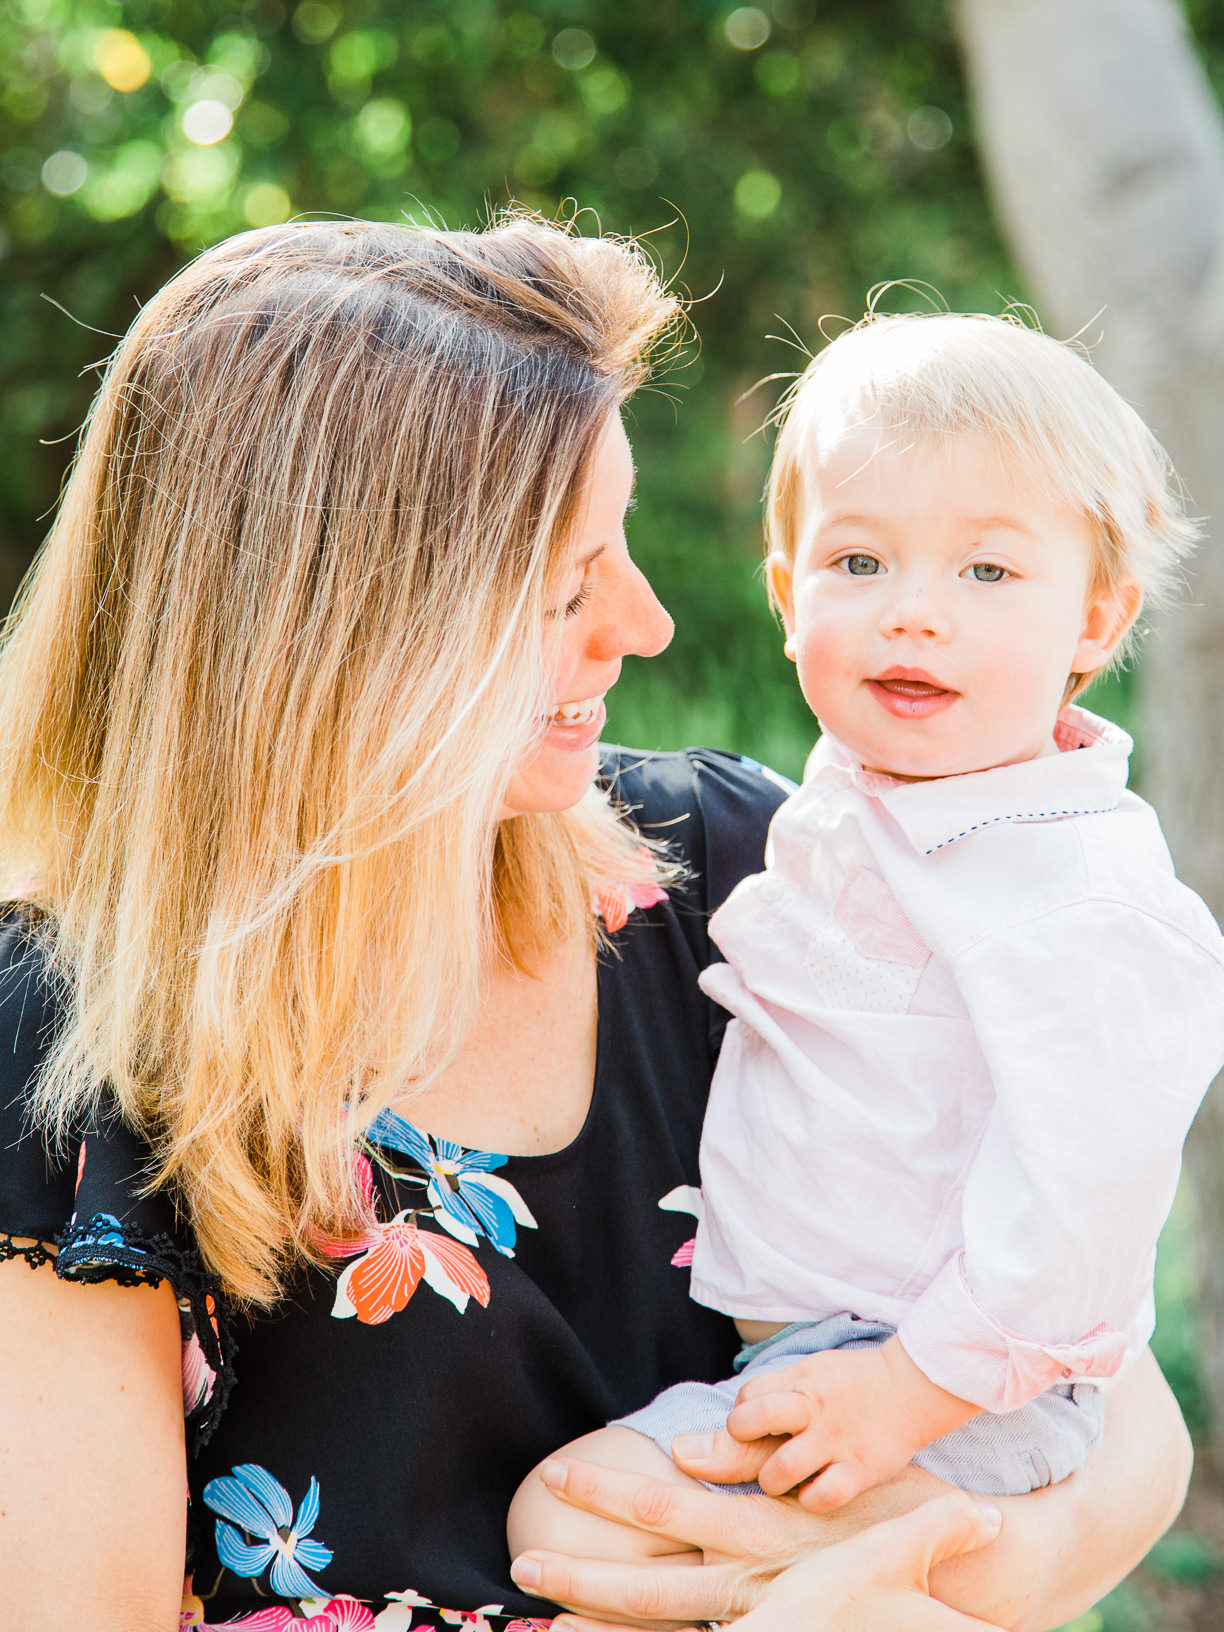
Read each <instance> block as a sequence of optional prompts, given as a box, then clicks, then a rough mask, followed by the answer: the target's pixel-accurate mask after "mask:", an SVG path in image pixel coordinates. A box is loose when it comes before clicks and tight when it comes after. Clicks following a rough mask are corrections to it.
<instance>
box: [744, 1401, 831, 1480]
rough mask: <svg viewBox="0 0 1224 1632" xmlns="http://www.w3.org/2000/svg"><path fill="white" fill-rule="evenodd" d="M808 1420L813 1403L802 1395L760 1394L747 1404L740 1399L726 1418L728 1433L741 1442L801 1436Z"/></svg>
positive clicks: (807, 1424)
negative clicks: (781, 1436) (782, 1435)
mask: <svg viewBox="0 0 1224 1632" xmlns="http://www.w3.org/2000/svg"><path fill="white" fill-rule="evenodd" d="M811 1420H812V1402H811V1401H810V1400H807V1399H805V1398H804V1396H803V1395H802V1394H791V1393H785V1394H762V1395H759V1396H757V1397H756V1398H754V1399H750V1400H745V1399H743V1398H742V1397H741V1400H740V1402H739V1403H737V1404H736V1405H735V1406H734V1408H733V1409H732V1411H731V1413H730V1415H729V1416H728V1417H727V1432H728V1433H729V1434H730V1435H731V1436H732V1438H733V1439H738V1440H741V1441H742V1440H750V1439H765V1438H766V1437H768V1436H770V1435H774V1436H776V1435H778V1434H787V1435H790V1434H801V1433H802V1432H803V1430H804V1429H805V1428H807V1427H808V1426H809V1424H810V1423H811ZM809 1471H810V1470H809Z"/></svg>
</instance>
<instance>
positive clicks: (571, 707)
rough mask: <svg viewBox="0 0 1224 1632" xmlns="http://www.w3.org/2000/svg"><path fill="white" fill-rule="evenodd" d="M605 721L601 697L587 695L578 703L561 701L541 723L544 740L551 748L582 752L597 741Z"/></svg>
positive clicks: (606, 721)
mask: <svg viewBox="0 0 1224 1632" xmlns="http://www.w3.org/2000/svg"><path fill="white" fill-rule="evenodd" d="M607 723H608V711H607V709H606V708H605V707H604V700H603V696H602V695H600V696H598V697H586V698H583V699H582V701H581V702H576V703H561V704H559V705H558V707H557V708H556V710H555V711H554V712H553V713H552V714H550V715H549V717H548V719H547V720H546V721H545V722H544V733H543V739H544V741H545V742H546V743H547V744H548V745H549V746H550V747H552V748H564V749H567V750H568V751H569V752H571V753H581V752H582V751H583V750H584V749H586V748H590V747H591V746H592V745H593V744H594V743H597V742H598V741H599V739H600V737H601V736H602V734H603V728H604V726H605V725H606V724H607Z"/></svg>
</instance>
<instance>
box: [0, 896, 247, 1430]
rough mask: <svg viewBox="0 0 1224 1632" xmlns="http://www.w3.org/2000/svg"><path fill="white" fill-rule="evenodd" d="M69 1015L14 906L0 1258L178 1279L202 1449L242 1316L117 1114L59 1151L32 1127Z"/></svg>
mask: <svg viewBox="0 0 1224 1632" xmlns="http://www.w3.org/2000/svg"><path fill="white" fill-rule="evenodd" d="M59 1013H60V1006H59V1004H58V1002H57V999H56V995H55V992H54V989H53V987H52V983H51V981H50V979H49V977H48V975H47V971H46V963H45V958H44V955H43V953H42V950H41V948H40V944H39V934H38V929H37V925H36V924H35V923H34V922H33V921H32V920H31V918H30V917H29V916H28V915H27V914H26V913H24V911H21V910H14V909H11V908H10V909H7V910H6V911H5V913H4V915H3V917H0V1260H5V1259H11V1258H18V1257H20V1258H23V1259H25V1261H26V1262H27V1263H28V1264H30V1266H31V1267H32V1268H38V1267H40V1266H42V1265H44V1264H48V1263H53V1264H54V1266H55V1273H56V1274H57V1275H58V1276H59V1277H60V1279H61V1280H66V1281H115V1282H117V1283H118V1284H119V1285H121V1286H139V1285H151V1286H156V1285H158V1284H160V1282H161V1281H163V1280H166V1281H169V1282H170V1284H171V1286H172V1287H173V1288H174V1291H175V1296H176V1298H177V1300H178V1306H179V1319H180V1322H181V1326H182V1337H183V1409H184V1415H185V1419H186V1423H187V1428H188V1439H189V1443H190V1446H191V1448H192V1449H193V1450H194V1449H196V1448H197V1447H198V1446H199V1445H200V1444H203V1443H204V1441H205V1440H206V1439H207V1438H208V1437H209V1435H210V1434H211V1432H212V1430H213V1429H214V1428H215V1426H216V1424H217V1422H218V1421H219V1419H220V1416H221V1413H222V1411H223V1410H224V1406H225V1400H226V1396H227V1394H228V1392H229V1388H230V1385H231V1383H232V1381H233V1339H232V1332H231V1328H232V1314H231V1311H230V1310H229V1308H228V1306H227V1304H226V1302H225V1300H224V1298H223V1297H222V1295H221V1290H220V1286H219V1284H218V1283H217V1281H216V1279H215V1277H213V1276H211V1275H209V1274H208V1273H207V1271H206V1270H205V1267H204V1264H203V1262H202V1260H201V1258H200V1254H199V1252H198V1251H197V1250H196V1248H195V1247H194V1245H193V1244H192V1243H191V1242H190V1240H189V1239H188V1238H187V1237H186V1235H185V1233H184V1232H183V1230H182V1228H181V1226H180V1223H179V1220H178V1218H177V1217H176V1212H175V1207H174V1204H173V1202H172V1200H171V1198H170V1197H169V1196H168V1195H167V1194H166V1193H165V1192H158V1193H156V1194H153V1195H145V1194H143V1193H142V1192H143V1191H144V1188H145V1185H146V1183H147V1180H148V1176H149V1172H150V1164H151V1152H150V1151H149V1148H148V1146H147V1145H146V1144H145V1142H144V1141H143V1140H142V1139H141V1138H140V1137H139V1135H137V1134H136V1133H134V1132H133V1131H132V1129H130V1128H129V1127H127V1126H126V1124H125V1123H124V1122H123V1121H122V1119H121V1118H120V1117H119V1116H118V1114H117V1112H116V1111H115V1110H114V1108H113V1107H108V1106H107V1105H106V1103H105V1100H104V1101H103V1104H102V1106H101V1107H100V1109H99V1111H98V1113H97V1114H96V1115H94V1116H93V1117H91V1118H89V1119H88V1120H84V1121H82V1123H81V1124H80V1125H79V1126H77V1127H75V1128H73V1130H72V1131H71V1133H70V1134H69V1135H67V1136H66V1137H65V1138H64V1139H63V1140H62V1141H60V1142H59V1143H49V1142H48V1140H47V1139H46V1138H45V1137H44V1135H43V1133H42V1131H41V1130H40V1129H37V1128H35V1127H34V1126H33V1124H32V1121H31V1117H30V1092H31V1088H32V1086H33V1083H34V1081H35V1078H36V1077H37V1074H38V1071H39V1069H40V1068H41V1066H42V1063H43V1061H44V1059H45V1058H46V1055H47V1052H48V1050H49V1048H50V1046H51V1044H52V1042H53V1040H54V1037H55V1031H56V1026H57V1024H58V1020H59Z"/></svg>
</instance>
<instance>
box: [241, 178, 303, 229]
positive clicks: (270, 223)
mask: <svg viewBox="0 0 1224 1632" xmlns="http://www.w3.org/2000/svg"><path fill="white" fill-rule="evenodd" d="M292 208H293V203H292V201H291V199H290V197H289V194H288V193H287V192H286V191H285V189H284V188H283V187H278V186H277V185H276V183H275V182H274V181H260V182H257V183H256V184H255V186H254V187H248V188H247V190H246V194H245V196H244V197H243V200H242V214H243V218H244V219H245V220H246V222H247V224H248V225H249V226H252V227H274V226H277V225H278V224H279V223H280V222H281V221H287V220H288V219H289V212H290V210H291V209H292Z"/></svg>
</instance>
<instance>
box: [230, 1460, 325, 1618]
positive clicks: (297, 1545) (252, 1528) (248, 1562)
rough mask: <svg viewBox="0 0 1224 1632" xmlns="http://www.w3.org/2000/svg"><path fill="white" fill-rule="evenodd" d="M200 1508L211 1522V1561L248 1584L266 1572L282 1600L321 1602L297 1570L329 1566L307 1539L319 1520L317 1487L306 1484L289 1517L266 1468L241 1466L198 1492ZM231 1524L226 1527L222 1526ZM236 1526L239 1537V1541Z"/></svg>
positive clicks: (319, 1547)
mask: <svg viewBox="0 0 1224 1632" xmlns="http://www.w3.org/2000/svg"><path fill="white" fill-rule="evenodd" d="M204 1505H205V1506H206V1507H211V1508H212V1510H213V1512H214V1513H220V1514H221V1517H220V1518H219V1519H218V1520H217V1557H218V1558H219V1559H220V1560H221V1562H222V1564H224V1565H225V1567H226V1569H227V1570H232V1571H233V1572H234V1574H235V1575H240V1576H244V1577H246V1578H247V1579H248V1580H251V1579H254V1577H255V1576H257V1575H262V1574H263V1572H264V1571H265V1570H266V1569H267V1567H268V1565H269V1564H270V1565H271V1566H272V1575H271V1582H272V1591H273V1592H275V1593H277V1594H279V1596H280V1597H282V1598H326V1597H327V1593H326V1592H325V1590H324V1589H323V1588H322V1587H320V1586H319V1584H318V1582H317V1581H312V1580H311V1579H310V1577H309V1576H308V1575H307V1574H306V1570H305V1569H303V1567H302V1566H303V1565H305V1566H306V1567H307V1568H309V1569H312V1570H321V1569H324V1568H325V1567H326V1566H327V1565H328V1564H330V1563H331V1557H332V1550H331V1548H330V1547H325V1546H324V1545H323V1543H322V1542H321V1541H314V1540H312V1539H311V1536H310V1532H311V1531H312V1530H313V1529H314V1527H315V1523H316V1521H317V1519H318V1517H319V1481H318V1480H317V1479H315V1478H312V1479H311V1481H310V1487H309V1489H308V1490H307V1492H306V1495H305V1496H304V1497H303V1499H302V1504H301V1506H300V1507H299V1508H298V1510H297V1514H296V1516H295V1515H294V1512H293V1503H292V1502H291V1501H290V1500H289V1492H288V1491H287V1490H286V1489H285V1487H284V1485H282V1484H281V1482H280V1481H279V1479H274V1478H273V1477H272V1475H271V1474H270V1473H269V1472H268V1470H267V1469H266V1468H261V1467H257V1466H256V1465H255V1464H254V1463H253V1462H245V1463H243V1464H241V1465H240V1466H239V1467H236V1468H234V1469H233V1470H232V1473H231V1475H229V1476H227V1477H224V1478H221V1479H212V1480H210V1481H209V1483H208V1484H206V1485H205V1486H204ZM227 1519H229V1520H232V1521H233V1522H232V1523H229V1524H227V1523H226V1520H227ZM235 1525H237V1526H238V1527H239V1529H241V1530H242V1531H244V1532H245V1533H246V1536H247V1538H248V1539H247V1540H245V1541H244V1540H243V1538H242V1536H241V1535H239V1533H238V1530H236V1529H235V1528H234V1526H235Z"/></svg>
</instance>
